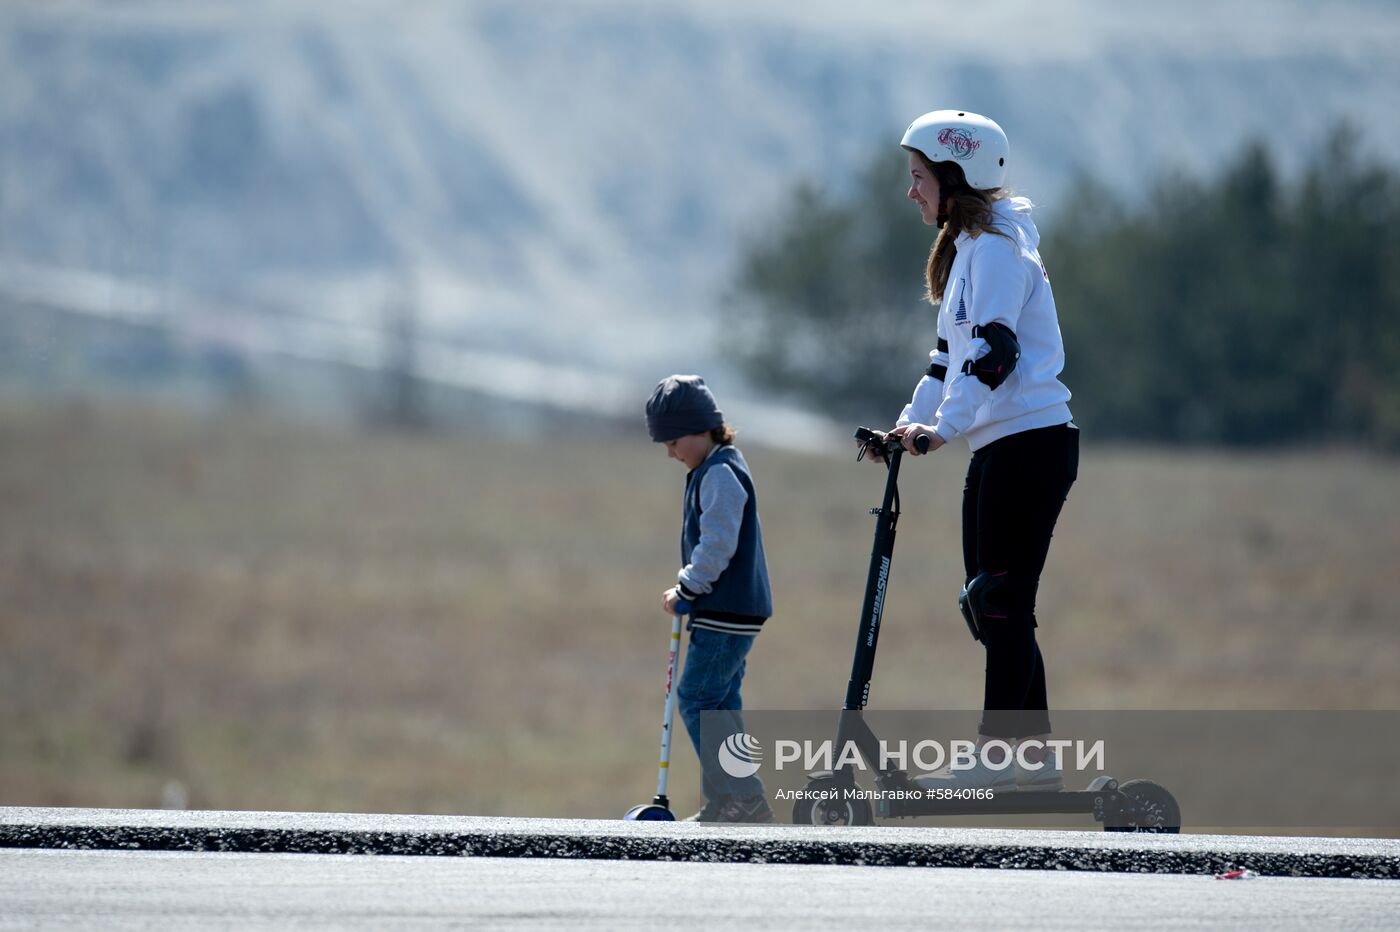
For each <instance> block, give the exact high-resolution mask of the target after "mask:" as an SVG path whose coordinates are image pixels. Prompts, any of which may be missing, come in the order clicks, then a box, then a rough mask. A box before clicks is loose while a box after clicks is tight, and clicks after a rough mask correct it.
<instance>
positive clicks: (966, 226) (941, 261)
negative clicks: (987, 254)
mask: <svg viewBox="0 0 1400 932" xmlns="http://www.w3.org/2000/svg"><path fill="white" fill-rule="evenodd" d="M909 151H910V152H913V153H914V154H915V155H917V156H918V157H919V161H921V162H923V163H924V167H925V168H927V169H928V170H929V172H931V173H932V174H933V177H935V178H937V179H938V196H939V197H940V198H942V199H943V200H944V201H949V200H951V202H952V203H951V204H949V207H948V220H947V222H946V223H944V224H943V229H941V230H939V231H938V239H936V240H934V241H933V248H932V249H930V250H929V254H928V269H927V271H926V272H925V274H924V280H925V282H926V283H927V285H928V292H927V294H925V297H926V298H928V300H929V303H930V304H937V303H938V302H940V301H942V300H943V290H944V289H945V288H947V287H948V270H949V269H951V268H952V267H953V258H954V257H955V256H957V254H958V247H957V242H956V241H957V238H958V234H959V233H963V232H967V233H969V234H971V235H972V236H978V235H980V234H982V233H995V234H997V235H998V236H1008V234H1007V233H1006V231H1005V230H1002V229H1000V228H998V227H997V226H996V225H995V222H994V221H995V215H994V214H993V213H992V204H993V203H995V202H996V201H999V200H1002V199H1003V198H1006V197H1009V196H1010V193H1009V192H1008V191H1006V190H1005V189H1003V188H989V189H986V190H979V189H977V188H974V187H971V186H970V185H968V183H967V177H966V176H965V175H964V174H963V170H962V166H961V165H959V164H958V163H957V162H931V161H929V159H928V156H926V155H924V154H923V153H922V152H920V151H919V150H918V149H910V150H909ZM942 207H943V205H942V204H938V205H936V206H935V208H934V209H935V210H940V211H941V209H942Z"/></svg>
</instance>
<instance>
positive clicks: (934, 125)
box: [900, 110, 1011, 190]
mask: <svg viewBox="0 0 1400 932" xmlns="http://www.w3.org/2000/svg"><path fill="white" fill-rule="evenodd" d="M900 145H901V146H903V147H904V148H906V149H917V150H918V151H919V152H922V153H923V154H924V157H925V158H927V159H928V160H929V161H930V162H956V163H958V165H960V166H961V167H962V170H963V174H964V175H965V176H966V177H967V183H968V184H969V185H971V186H972V187H974V188H978V189H983V190H985V189H988V188H999V187H1001V186H1002V183H1003V182H1004V181H1005V180H1006V160H1007V159H1009V158H1010V157H1011V144H1010V143H1009V142H1007V141H1006V133H1004V132H1002V129H1001V127H1000V126H997V125H996V123H995V122H993V121H992V120H989V119H987V118H986V117H984V116H981V115H979V114H976V113H968V112H967V111H965V110H934V111H933V112H932V113H925V114H924V115H923V116H921V117H919V118H918V119H917V120H915V121H914V122H913V123H910V124H909V128H908V129H906V130H905V131H904V139H903V140H902V141H901V142H900Z"/></svg>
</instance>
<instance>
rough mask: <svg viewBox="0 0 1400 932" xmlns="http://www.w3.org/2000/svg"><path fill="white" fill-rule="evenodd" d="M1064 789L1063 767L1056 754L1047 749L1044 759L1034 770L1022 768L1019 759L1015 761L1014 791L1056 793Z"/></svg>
mask: <svg viewBox="0 0 1400 932" xmlns="http://www.w3.org/2000/svg"><path fill="white" fill-rule="evenodd" d="M1064 788H1065V779H1064V767H1062V766H1061V764H1060V755H1059V753H1058V752H1056V751H1052V750H1050V749H1048V748H1047V749H1046V751H1045V757H1044V758H1043V759H1042V760H1041V762H1040V767H1039V768H1038V769H1035V770H1032V769H1030V768H1028V767H1022V766H1021V761H1020V759H1019V758H1018V759H1017V760H1016V790H1017V791H1018V792H1021V793H1058V792H1059V791H1060V790H1063V789H1064Z"/></svg>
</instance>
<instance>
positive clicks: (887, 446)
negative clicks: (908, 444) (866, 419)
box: [854, 427, 928, 456]
mask: <svg viewBox="0 0 1400 932" xmlns="http://www.w3.org/2000/svg"><path fill="white" fill-rule="evenodd" d="M854 436H855V438H856V440H858V441H859V442H860V444H861V446H862V448H864V449H871V448H873V449H875V450H876V451H878V452H879V453H880V454H881V455H882V456H884V455H887V454H890V453H902V452H903V451H904V444H903V443H901V442H900V440H899V438H898V437H891V436H890V435H889V434H888V433H886V432H884V431H880V430H873V429H872V428H869V427H857V428H856V432H855V435H854ZM914 449H916V450H918V451H919V453H920V454H923V453H927V452H928V434H920V435H919V436H917V437H915V438H914Z"/></svg>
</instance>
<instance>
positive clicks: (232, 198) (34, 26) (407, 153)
mask: <svg viewBox="0 0 1400 932" xmlns="http://www.w3.org/2000/svg"><path fill="white" fill-rule="evenodd" d="M755 7H761V9H759V8H755ZM1324 10H1325V13H1324ZM1397 39H1400V14H1397V11H1396V8H1395V7H1394V6H1393V5H1391V4H1387V3H1368V2H1356V3H1347V4H1328V5H1326V6H1325V7H1324V6H1323V5H1322V4H1320V3H1315V2H1307V0H1291V2H1269V3H1265V2H1245V3H1232V4H1228V5H1217V4H1210V3H1205V2H1191V3H1186V4H1184V5H1181V4H1179V5H1174V6H1171V7H1159V6H1157V5H1149V4H1145V3H1126V4H1090V3H1070V4H1058V5H1055V6H1054V7H1053V8H1047V7H1044V5H1040V4H1034V3H1031V2H1025V0H1022V2H1014V3H1005V4H997V5H996V9H995V10H994V11H993V10H977V11H967V10H964V11H959V12H958V13H957V14H956V15H954V14H952V13H950V12H948V11H946V10H944V11H942V12H938V13H932V12H930V11H929V8H928V7H927V6H926V5H923V4H916V3H912V2H909V3H906V2H890V3H885V4H878V5H875V6H870V5H862V6H860V7H858V8H848V7H847V6H845V5H841V4H835V3H825V2H822V3H815V4H797V3H792V2H782V3H775V4H762V5H753V4H740V3H737V2H731V0H723V2H699V0H692V2H678V3H667V4H649V3H642V2H639V0H601V2H595V3H590V4H587V5H578V4H570V3H563V2H548V0H545V2H535V3H527V4H518V3H508V2H496V0H477V2H472V3H468V4H464V5H458V4H431V3H416V4H392V5H391V4H371V3H331V2H307V3H296V4H286V3H274V2H271V0H255V2H249V3H239V4H225V3H213V4H198V5H186V4H178V3H168V2H158V0H132V2H123V3H120V4H117V3H105V2H101V3H99V2H71V3H62V4H49V3H24V2H21V3H11V4H7V5H6V6H5V7H4V8H3V10H0V293H6V294H12V293H13V291H14V290H15V289H19V290H20V291H21V292H22V297H23V298H24V299H25V300H30V299H34V298H35V297H36V296H37V297H38V298H39V299H41V303H44V304H48V305H53V306H61V307H72V306H81V309H82V310H83V312H84V313H101V312H103V311H104V309H105V310H106V311H110V312H117V311H122V312H123V313H125V312H129V311H130V309H131V304H130V301H129V300H127V299H129V298H131V295H132V292H133V289H134V290H135V292H136V294H137V299H136V300H137V305H136V306H137V308H138V310H139V311H140V312H141V314H142V315H143V317H144V319H146V320H147V321H155V322H157V323H160V322H171V321H174V322H179V324H180V326H182V327H183V332H184V333H186V335H187V336H188V335H189V334H191V333H193V335H194V338H197V339H199V340H203V341H205V342H209V343H212V344H214V345H216V346H218V347H221V348H222V349H223V350H224V351H225V352H228V353H230V354H232V355H234V356H238V357H244V356H248V355H250V354H257V353H262V352H265V351H267V348H268V347H269V346H271V347H275V348H279V349H286V348H288V347H289V346H295V347H296V348H297V349H298V351H299V352H300V353H301V355H302V356H304V357H321V358H328V359H333V360H340V361H346V360H351V361H354V360H360V361H363V360H364V359H366V358H369V359H374V358H377V356H376V354H377V353H378V352H379V350H378V345H377V342H376V341H378V340H379V338H380V336H379V335H380V332H381V329H382V316H383V306H384V304H385V302H386V301H387V300H390V299H391V298H390V297H386V295H388V296H391V295H392V293H393V292H394V290H395V289H396V288H399V287H400V284H399V283H400V282H401V281H402V280H403V278H404V276H406V275H407V276H409V277H410V278H411V281H412V289H413V292H414V295H415V297H414V300H415V307H416V308H417V313H418V315H419V319H418V321H417V326H418V328H419V329H418V331H417V332H418V334H419V335H420V337H421V339H422V340H423V341H424V342H425V343H428V344H431V345H432V346H435V347H437V348H438V349H439V350H441V351H442V352H444V353H446V354H447V355H445V356H443V357H442V358H439V359H437V360H436V361H435V362H429V363H428V364H426V365H425V368H426V370H427V371H428V373H429V374H430V375H432V376H433V377H435V378H437V377H442V378H447V377H451V376H454V375H455V376H456V377H458V378H461V379H463V380H465V381H466V382H467V384H468V387H471V388H473V389H474V390H478V391H488V392H496V393H498V394H502V395H507V396H512V397H517V398H519V397H521V395H522V393H524V394H525V395H528V394H530V393H531V392H535V393H538V391H539V388H538V383H539V381H540V380H541V379H543V378H547V377H549V376H550V375H551V374H552V373H555V372H557V371H558V370H559V369H561V368H562V369H563V370H564V371H565V372H566V374H569V375H571V376H572V377H575V378H576V379H577V380H578V381H577V386H576V389H575V390H570V391H567V392H561V393H559V397H558V398H556V399H554V400H555V401H558V402H560V403H563V404H565V405H566V406H567V404H569V403H572V399H576V398H579V397H582V398H587V399H588V400H589V403H590V404H592V405H594V406H602V407H604V408H608V409H617V410H623V409H624V408H625V407H626V406H627V405H630V404H632V403H633V401H634V400H635V398H634V396H635V395H637V394H638V390H637V389H636V388H635V386H636V385H637V384H638V383H640V384H642V386H643V389H642V391H644V389H645V385H647V384H650V382H649V380H650V379H652V378H655V377H657V376H659V375H662V374H665V373H666V372H669V371H674V370H678V369H684V370H702V371H705V372H707V374H708V373H716V372H717V373H725V372H727V371H729V370H728V369H727V368H726V367H725V366H724V365H723V364H722V363H721V362H719V361H717V360H716V359H715V355H716V351H715V350H714V349H713V340H712V337H713V336H714V330H715V328H716V326H717V325H716V324H715V323H714V321H713V315H712V314H711V313H710V311H711V309H712V307H713V304H714V302H715V299H716V297H717V295H718V293H719V292H720V291H721V290H722V289H723V287H724V286H725V284H726V283H727V281H728V280H729V278H730V276H731V269H732V267H733V263H734V261H735V255H736V251H737V246H738V242H739V240H740V239H741V238H742V237H743V236H744V235H747V234H750V233H752V232H753V231H754V230H757V229H761V228H762V226H763V221H764V220H765V219H766V218H767V217H768V216H769V215H771V214H772V213H773V212H774V211H775V210H777V209H779V208H781V207H782V202H783V199H784V198H786V197H789V196H790V194H789V192H790V191H791V190H792V182H794V181H795V180H797V179H798V178H811V179H814V180H815V181H816V182H817V183H818V184H819V185H833V186H841V185H849V184H851V183H852V180H851V179H853V178H854V176H855V173H856V169H857V168H858V166H860V165H863V164H864V163H865V161H866V160H867V159H868V158H869V155H870V153H871V152H872V151H874V150H876V149H877V148H879V147H881V146H885V147H888V148H890V149H891V151H893V143H894V135H895V134H896V133H897V132H898V131H899V130H900V129H901V128H902V126H903V125H904V124H905V123H906V122H907V121H908V119H909V118H910V117H912V116H913V115H915V114H917V113H919V112H922V111H924V110H927V109H930V108H933V107H935V106H943V105H957V106H965V107H968V108H970V109H975V110H980V111H984V112H988V113H992V114H995V115H996V117H997V118H998V120H999V121H1001V122H1002V124H1003V125H1004V126H1005V127H1006V128H1007V130H1008V132H1009V133H1010V135H1011V137H1012V140H1013V145H1014V146H1015V149H1014V152H1015V153H1016V155H1017V156H1018V157H1019V159H1018V160H1017V161H1014V162H1013V170H1012V175H1011V181H1012V183H1013V184H1014V185H1015V186H1016V187H1018V188H1019V189H1021V190H1022V191H1024V192H1026V193H1028V194H1030V195H1031V196H1033V197H1035V198H1036V199H1037V200H1038V201H1040V202H1042V204H1043V205H1044V206H1045V207H1046V209H1047V211H1049V212H1050V214H1051V215H1053V214H1054V212H1055V211H1057V210H1059V209H1061V208H1062V207H1063V206H1064V205H1063V204H1061V203H1060V201H1059V198H1060V197H1061V195H1062V193H1063V192H1065V191H1066V190H1067V185H1068V181H1069V179H1070V178H1071V177H1072V176H1073V175H1075V174H1076V173H1080V172H1083V173H1087V174H1089V175H1091V176H1092V177H1094V178H1095V179H1096V180H1098V181H1099V182H1101V183H1103V184H1105V185H1107V186H1109V187H1111V188H1113V189H1115V190H1118V191H1124V192H1129V193H1131V192H1132V191H1133V189H1134V187H1135V186H1136V185H1139V184H1141V183H1143V179H1145V178H1147V177H1152V176H1154V175H1155V174H1156V173H1157V172H1159V171H1161V170H1163V169H1165V168H1168V167H1172V166H1181V167H1185V168H1187V169H1206V168H1209V167H1210V166H1211V165H1212V164H1213V162H1214V161H1215V160H1218V159H1220V158H1222V157H1223V156H1225V155H1226V154H1227V153H1229V152H1232V151H1234V149H1235V148H1237V146H1238V145H1239V143H1240V141H1241V140H1242V139H1244V138H1246V137H1257V138H1260V139H1262V140H1263V141H1264V142H1265V143H1266V144H1267V145H1269V146H1270V147H1272V148H1273V150H1274V151H1275V153H1276V157H1277V158H1278V161H1279V164H1280V165H1281V167H1282V168H1283V169H1284V170H1285V171H1287V170H1290V169H1292V168H1295V167H1296V165H1297V160H1298V159H1299V158H1301V157H1302V155H1303V154H1304V153H1306V152H1309V151H1313V150H1314V149H1315V148H1316V146H1317V144H1318V142H1319V141H1320V139H1321V138H1322V136H1323V135H1324V133H1325V131H1326V129H1327V127H1329V126H1330V125H1332V124H1333V123H1334V122H1335V120H1336V119H1337V118H1338V117H1339V116H1349V117H1351V118H1352V119H1354V120H1355V121H1357V123H1358V124H1359V125H1360V126H1362V127H1363V128H1365V130H1366V132H1367V138H1368V140H1369V141H1370V142H1371V143H1372V144H1373V145H1374V146H1375V148H1376V149H1377V150H1378V151H1381V152H1394V151H1398V150H1400V124H1397V123H1396V121H1395V120H1394V119H1393V114H1394V113H1395V111H1396V109H1397V103H1398V102H1400V58H1397V57H1396V56H1395V55H1394V54H1393V53H1392V50H1393V48H1394V47H1395V43H1396V40H1397ZM75 296H76V297H75ZM191 318H198V320H199V323H198V326H194V327H191V325H190V320H191Z"/></svg>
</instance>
